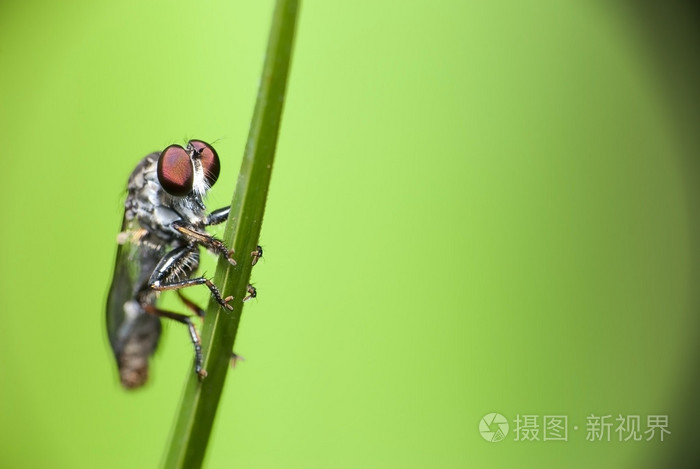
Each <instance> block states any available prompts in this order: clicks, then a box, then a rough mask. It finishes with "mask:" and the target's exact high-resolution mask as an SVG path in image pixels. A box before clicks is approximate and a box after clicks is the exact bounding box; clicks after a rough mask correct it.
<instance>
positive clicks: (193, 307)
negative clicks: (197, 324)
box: [177, 290, 204, 319]
mask: <svg viewBox="0 0 700 469" xmlns="http://www.w3.org/2000/svg"><path fill="white" fill-rule="evenodd" d="M177 296H179V297H180V301H182V302H183V303H184V304H185V306H187V308H189V309H190V310H191V311H192V312H193V313H194V314H196V315H197V316H199V317H200V318H202V319H204V310H203V309H202V308H200V307H199V305H198V304H197V303H195V302H194V301H192V300H190V299H189V298H187V297H186V296H185V295H183V294H182V291H181V290H177Z"/></svg>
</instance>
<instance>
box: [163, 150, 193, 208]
mask: <svg viewBox="0 0 700 469" xmlns="http://www.w3.org/2000/svg"><path fill="white" fill-rule="evenodd" d="M157 174H158V181H159V182H160V185H161V186H163V189H165V192H167V193H168V194H170V195H176V196H180V197H182V196H185V195H187V194H189V193H190V191H191V190H192V182H193V180H194V169H193V168H192V161H191V160H190V155H189V154H188V153H187V151H186V150H185V149H184V148H182V147H181V146H180V145H170V146H169V147H168V148H166V149H165V150H163V152H162V153H161V154H160V158H158V171H157Z"/></svg>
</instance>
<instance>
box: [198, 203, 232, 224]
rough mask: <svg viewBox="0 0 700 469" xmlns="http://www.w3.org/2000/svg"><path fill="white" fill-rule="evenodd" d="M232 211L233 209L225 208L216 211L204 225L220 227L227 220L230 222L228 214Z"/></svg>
mask: <svg viewBox="0 0 700 469" xmlns="http://www.w3.org/2000/svg"><path fill="white" fill-rule="evenodd" d="M230 211H231V207H224V208H220V209H218V210H214V211H213V212H211V213H210V214H209V216H208V217H207V221H206V222H205V223H204V224H205V225H206V226H211V225H219V224H221V223H223V222H225V221H226V220H228V214H229V212H230Z"/></svg>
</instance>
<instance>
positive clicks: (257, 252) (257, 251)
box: [250, 245, 263, 265]
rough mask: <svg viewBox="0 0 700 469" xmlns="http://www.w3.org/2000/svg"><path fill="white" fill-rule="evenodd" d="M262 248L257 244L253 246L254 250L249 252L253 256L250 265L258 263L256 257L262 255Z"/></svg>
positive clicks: (258, 257)
mask: <svg viewBox="0 0 700 469" xmlns="http://www.w3.org/2000/svg"><path fill="white" fill-rule="evenodd" d="M262 254H263V250H262V247H260V246H259V245H258V247H256V248H255V251H253V252H251V253H250V255H251V256H252V257H253V263H252V264H251V265H255V264H257V263H258V259H260V258H261V257H262Z"/></svg>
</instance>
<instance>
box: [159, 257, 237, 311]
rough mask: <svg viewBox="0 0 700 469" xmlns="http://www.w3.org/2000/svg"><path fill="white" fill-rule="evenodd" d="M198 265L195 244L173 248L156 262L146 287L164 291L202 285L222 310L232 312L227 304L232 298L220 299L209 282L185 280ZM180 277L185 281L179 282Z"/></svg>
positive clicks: (206, 279) (198, 278)
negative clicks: (225, 309) (207, 289)
mask: <svg viewBox="0 0 700 469" xmlns="http://www.w3.org/2000/svg"><path fill="white" fill-rule="evenodd" d="M198 265H199V247H198V246H197V245H196V244H188V245H185V246H181V247H179V248H175V249H173V250H172V251H170V252H169V253H167V254H166V255H165V256H163V258H162V259H161V260H160V262H158V265H157V266H156V268H155V270H154V271H153V273H152V274H151V278H150V279H149V280H148V286H149V287H150V288H152V289H154V290H158V291H164V290H178V289H180V288H187V287H191V286H193V285H202V284H204V285H206V286H207V287H208V288H209V290H210V291H211V294H212V296H213V297H214V299H216V301H217V303H219V304H220V305H221V306H223V307H224V308H227V309H229V310H233V306H231V305H230V304H228V302H229V301H231V300H232V299H233V297H232V296H228V297H226V298H222V297H221V292H220V291H219V289H218V288H217V287H216V285H214V284H213V283H212V282H211V280H209V279H208V278H204V277H195V278H187V277H189V276H190V275H191V274H192V272H194V271H195V269H196V268H197V266H198ZM182 277H185V279H184V280H180V278H182Z"/></svg>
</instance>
